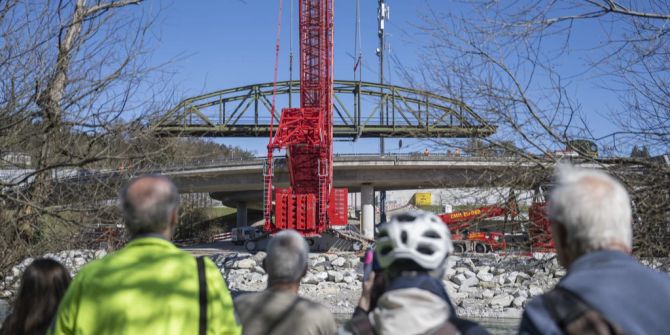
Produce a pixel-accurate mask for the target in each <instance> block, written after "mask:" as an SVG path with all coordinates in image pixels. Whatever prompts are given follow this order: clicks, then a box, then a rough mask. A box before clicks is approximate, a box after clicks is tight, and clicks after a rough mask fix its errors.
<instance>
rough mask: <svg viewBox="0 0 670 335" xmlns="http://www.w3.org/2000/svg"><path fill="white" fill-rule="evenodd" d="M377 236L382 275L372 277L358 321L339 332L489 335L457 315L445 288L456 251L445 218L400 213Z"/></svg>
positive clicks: (365, 289) (356, 319)
mask: <svg viewBox="0 0 670 335" xmlns="http://www.w3.org/2000/svg"><path fill="white" fill-rule="evenodd" d="M377 236H378V237H377V240H376V245H375V260H376V261H377V262H378V264H379V267H380V268H381V271H377V272H373V273H371V274H370V275H369V278H368V280H367V281H366V282H365V283H364V284H363V291H362V293H361V297H360V299H359V303H358V306H357V308H356V311H355V312H354V316H353V318H352V319H351V320H349V321H348V322H347V323H345V324H344V326H343V327H342V328H341V329H340V330H339V334H342V335H348V334H356V335H358V334H361V335H363V334H390V335H393V334H399V335H405V334H459V333H460V334H467V335H475V334H477V335H479V334H488V332H487V331H486V330H485V329H484V328H482V327H481V326H479V325H478V324H476V323H474V322H471V321H467V320H463V319H459V318H458V317H457V316H456V312H455V309H454V306H453V304H452V303H451V301H450V299H449V296H448V295H447V292H446V291H445V289H444V286H442V280H441V278H442V275H443V274H444V270H445V266H446V261H447V257H448V256H449V255H450V254H451V253H452V252H453V250H454V247H453V244H452V242H451V234H450V233H449V229H447V227H446V225H445V224H444V223H443V222H442V220H440V219H439V218H438V217H437V216H436V215H434V214H432V213H428V212H423V211H416V212H408V213H404V214H399V215H396V216H393V217H392V218H391V220H390V221H389V222H388V223H385V224H383V225H381V226H380V227H379V233H378V235H377Z"/></svg>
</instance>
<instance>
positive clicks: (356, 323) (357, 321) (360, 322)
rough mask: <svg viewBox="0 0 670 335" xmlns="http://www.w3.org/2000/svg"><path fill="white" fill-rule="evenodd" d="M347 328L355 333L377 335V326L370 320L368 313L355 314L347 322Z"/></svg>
mask: <svg viewBox="0 0 670 335" xmlns="http://www.w3.org/2000/svg"><path fill="white" fill-rule="evenodd" d="M345 328H348V330H350V331H351V333H352V334H354V335H376V334H377V333H376V332H375V328H374V327H373V326H372V323H371V322H370V318H369V317H368V314H367V313H361V314H359V315H356V316H354V317H353V318H351V320H350V321H349V322H348V323H347V325H346V326H345Z"/></svg>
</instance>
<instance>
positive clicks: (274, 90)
mask: <svg viewBox="0 0 670 335" xmlns="http://www.w3.org/2000/svg"><path fill="white" fill-rule="evenodd" d="M281 19H282V0H279V14H278V15H277V36H276V42H275V68H274V79H273V82H272V110H271V111H270V140H269V142H268V151H269V150H270V148H269V147H270V145H271V144H272V142H273V141H272V139H273V136H272V131H273V126H274V119H275V112H276V110H277V104H276V102H277V73H278V69H279V46H280V41H281Z"/></svg>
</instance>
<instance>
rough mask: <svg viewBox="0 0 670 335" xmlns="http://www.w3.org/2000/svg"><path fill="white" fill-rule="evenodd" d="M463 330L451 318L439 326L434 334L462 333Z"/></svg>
mask: <svg viewBox="0 0 670 335" xmlns="http://www.w3.org/2000/svg"><path fill="white" fill-rule="evenodd" d="M460 334H461V332H460V331H459V330H458V328H456V325H454V324H453V323H451V320H449V321H447V322H445V323H444V324H442V327H440V328H438V329H437V330H436V331H435V332H434V333H433V335H460Z"/></svg>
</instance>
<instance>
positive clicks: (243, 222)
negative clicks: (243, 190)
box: [237, 201, 247, 227]
mask: <svg viewBox="0 0 670 335" xmlns="http://www.w3.org/2000/svg"><path fill="white" fill-rule="evenodd" d="M237 226H238V227H246V226H247V203H246V202H242V201H240V202H238V203H237Z"/></svg>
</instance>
